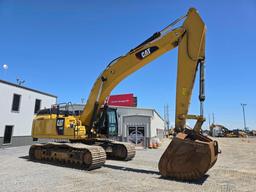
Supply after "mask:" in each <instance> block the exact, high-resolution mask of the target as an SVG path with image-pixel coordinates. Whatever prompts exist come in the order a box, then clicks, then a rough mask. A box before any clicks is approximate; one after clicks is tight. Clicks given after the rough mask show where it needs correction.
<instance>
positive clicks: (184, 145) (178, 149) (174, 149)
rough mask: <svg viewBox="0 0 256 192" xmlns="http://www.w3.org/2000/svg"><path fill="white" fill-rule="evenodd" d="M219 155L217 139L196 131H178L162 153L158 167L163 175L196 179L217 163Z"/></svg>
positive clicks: (179, 178)
mask: <svg viewBox="0 0 256 192" xmlns="http://www.w3.org/2000/svg"><path fill="white" fill-rule="evenodd" d="M217 156H218V143H217V141H213V140H211V139H210V138H208V137H206V136H203V135H201V134H198V133H195V132H194V131H190V132H189V133H178V134H177V135H176V137H174V138H173V140H172V141H171V143H170V144H169V146H168V147H167V149H166V150H165V152H164V154H163V155H162V157H161V159H160V161H159V164H158V168H159V171H160V174H161V175H162V176H163V177H169V178H174V179H177V180H196V179H199V178H201V177H203V176H204V175H205V173H206V172H207V171H208V170H209V169H210V168H211V167H212V166H213V165H214V164H215V162H216V161H217Z"/></svg>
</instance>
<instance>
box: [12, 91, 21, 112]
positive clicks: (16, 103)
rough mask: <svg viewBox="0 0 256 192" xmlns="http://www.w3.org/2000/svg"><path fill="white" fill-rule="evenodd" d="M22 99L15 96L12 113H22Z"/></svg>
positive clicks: (19, 96)
mask: <svg viewBox="0 0 256 192" xmlns="http://www.w3.org/2000/svg"><path fill="white" fill-rule="evenodd" d="M20 98H21V95H18V94H13V100H12V111H15V112H19V111H20Z"/></svg>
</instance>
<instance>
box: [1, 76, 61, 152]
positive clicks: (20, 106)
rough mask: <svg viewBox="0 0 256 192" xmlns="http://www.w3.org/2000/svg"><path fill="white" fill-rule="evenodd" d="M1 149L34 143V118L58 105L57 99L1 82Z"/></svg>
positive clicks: (46, 94)
mask: <svg viewBox="0 0 256 192" xmlns="http://www.w3.org/2000/svg"><path fill="white" fill-rule="evenodd" d="M0 94H1V100H0V106H1V110H0V147H2V146H4V145H10V146H18V145H26V144H31V143H32V137H31V128H32V120H33V116H34V115H35V114H36V113H37V112H38V111H39V110H40V109H42V108H47V107H48V108H49V107H51V105H52V104H55V103H56V100H57V97H56V96H54V95H51V94H48V93H44V92H41V91H38V90H34V89H30V88H27V87H24V86H20V85H17V84H13V83H10V82H7V81H3V80H0Z"/></svg>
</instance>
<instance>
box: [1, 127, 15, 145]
mask: <svg viewBox="0 0 256 192" xmlns="http://www.w3.org/2000/svg"><path fill="white" fill-rule="evenodd" d="M12 131H13V125H6V126H5V130H4V141H3V144H9V143H11V139H12Z"/></svg>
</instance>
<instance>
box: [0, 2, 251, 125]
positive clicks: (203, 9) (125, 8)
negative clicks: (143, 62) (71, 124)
mask: <svg viewBox="0 0 256 192" xmlns="http://www.w3.org/2000/svg"><path fill="white" fill-rule="evenodd" d="M189 7H195V8H197V9H198V10H199V12H200V14H201V16H202V18H203V19H204V21H205V23H206V25H207V39H206V40H207V42H206V96H207V98H206V102H205V115H206V117H208V114H210V113H213V112H214V113H215V120H216V123H219V124H223V125H226V126H227V127H228V128H230V129H234V128H242V127H243V116H242V109H241V106H240V103H241V102H243V103H247V106H246V119H247V125H248V127H249V128H251V129H252V128H253V129H256V101H255V98H256V89H255V83H256V76H255V72H256V63H255V55H256V48H255V45H256V25H255V20H256V1H253V0H251V1H250V0H246V1H244V0H240V1H239V0H233V1H231V0H230V1H229V0H226V1H221V0H218V1H217V0H216V1H211V2H210V1H204V0H197V1H185V0H180V1H170V0H158V1H153V0H147V1H144V0H142V1H136V0H124V1H118V0H112V1H111V0H109V1H98V0H94V1H54V0H51V1H50V0H44V1H32V0H31V1H29V0H27V1H22V0H20V1H18V0H16V1H12V0H0V18H1V19H0V27H1V35H0V64H1V65H3V64H4V63H7V64H8V65H9V69H8V70H7V71H4V70H3V69H2V68H1V69H0V79H4V80H7V81H11V82H15V81H16V77H17V76H18V77H20V78H21V79H24V80H26V83H25V86H28V87H31V88H35V89H39V90H42V91H45V92H49V93H52V94H55V95H57V96H58V101H59V102H65V101H71V102H73V103H78V102H81V98H85V99H87V97H88V95H89V92H90V89H91V87H92V85H93V82H94V81H95V79H96V77H97V76H98V75H99V73H100V72H101V71H102V70H103V69H104V68H105V67H106V65H107V64H108V63H109V62H110V61H111V60H113V59H114V58H116V57H118V56H120V55H123V54H125V53H126V52H128V51H129V50H130V49H131V48H133V47H135V46H136V45H138V44H139V43H141V42H142V41H144V40H145V39H146V38H148V37H149V36H151V35H152V34H153V33H154V32H156V31H159V30H161V29H163V28H164V27H165V26H166V25H168V24H170V23H171V22H172V21H173V20H175V19H176V18H178V17H180V16H181V15H184V14H185V13H186V12H187V10H188V8H189ZM176 63H177V50H173V51H171V52H169V53H167V54H165V55H163V56H162V57H160V58H159V59H157V60H155V61H153V62H152V63H150V64H149V65H147V66H146V67H144V68H142V69H140V70H139V71H137V72H135V73H134V74H132V75H131V76H129V77H128V78H126V79H125V80H124V81H122V82H121V83H120V84H119V85H118V86H117V87H116V88H115V89H114V90H113V92H112V93H113V94H122V93H134V94H135V95H136V96H137V97H138V104H139V107H149V108H156V109H157V111H159V113H161V114H163V110H164V107H163V106H164V104H169V108H170V120H171V121H172V122H173V121H174V111H175V85H176V82H175V81H176V65H177V64H176ZM197 98H198V89H197V86H195V90H194V95H193V98H192V102H191V110H190V111H191V113H198V112H199V103H198V99H197ZM206 125H208V122H206V124H205V126H206Z"/></svg>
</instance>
